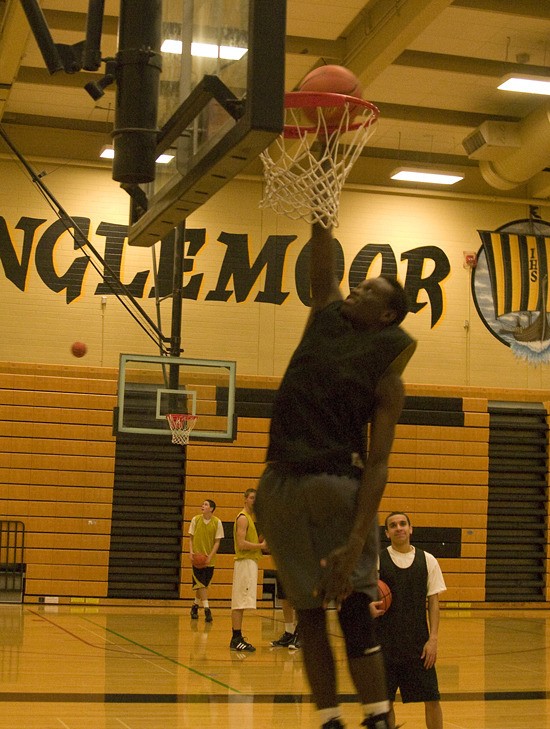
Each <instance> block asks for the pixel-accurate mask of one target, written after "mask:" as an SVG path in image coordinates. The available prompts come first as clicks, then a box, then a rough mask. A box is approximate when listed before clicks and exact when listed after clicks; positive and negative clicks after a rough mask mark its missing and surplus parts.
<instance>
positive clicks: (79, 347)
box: [71, 342, 88, 357]
mask: <svg viewBox="0 0 550 729" xmlns="http://www.w3.org/2000/svg"><path fill="white" fill-rule="evenodd" d="M87 351H88V347H87V346H86V345H85V344H84V342H74V343H73V344H72V346H71V352H72V354H73V356H74V357H84V355H85V354H86V352H87Z"/></svg>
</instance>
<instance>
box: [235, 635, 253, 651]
mask: <svg viewBox="0 0 550 729" xmlns="http://www.w3.org/2000/svg"><path fill="white" fill-rule="evenodd" d="M229 647H230V649H231V650H232V651H247V652H248V653H254V651H255V650H256V649H255V648H254V646H253V645H251V644H250V643H248V641H246V640H245V639H244V638H231V643H230V644H229Z"/></svg>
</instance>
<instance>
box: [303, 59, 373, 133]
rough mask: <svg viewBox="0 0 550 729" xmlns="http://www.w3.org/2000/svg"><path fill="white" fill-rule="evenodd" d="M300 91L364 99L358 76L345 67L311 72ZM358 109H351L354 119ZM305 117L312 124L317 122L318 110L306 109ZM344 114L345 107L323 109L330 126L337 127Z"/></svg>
mask: <svg viewBox="0 0 550 729" xmlns="http://www.w3.org/2000/svg"><path fill="white" fill-rule="evenodd" d="M300 91H318V92H323V93H331V94H345V95H346V96H356V97H357V98H359V99H360V98H362V90H361V83H360V82H359V79H358V78H357V76H356V75H355V74H354V73H353V72H352V71H350V70H349V68H345V67H344V66H336V65H331V64H329V65H327V66H319V67H318V68H314V69H313V71H310V72H309V73H308V74H307V76H306V77H305V78H304V80H303V81H302V83H301V84H300ZM354 111H355V113H356V108H355V109H354V108H352V109H350V116H352V117H353V115H354ZM304 114H305V116H306V117H307V118H308V119H309V120H310V121H312V122H315V123H316V122H317V108H316V107H311V108H305V109H304ZM343 114H344V107H343V106H330V107H325V108H324V109H323V115H324V117H325V120H326V122H327V124H328V125H329V126H337V125H338V124H339V123H340V120H341V118H342V115H343Z"/></svg>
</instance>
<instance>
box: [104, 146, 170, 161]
mask: <svg viewBox="0 0 550 729" xmlns="http://www.w3.org/2000/svg"><path fill="white" fill-rule="evenodd" d="M99 156H100V157H101V158H102V159H114V158H115V149H114V147H113V145H112V144H106V145H105V146H104V147H102V149H101V152H100V153H99ZM173 159H174V155H173V154H161V155H159V156H158V157H157V159H156V162H157V164H159V165H167V164H168V163H169V162H171V161H172V160H173Z"/></svg>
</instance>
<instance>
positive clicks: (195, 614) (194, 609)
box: [191, 603, 199, 620]
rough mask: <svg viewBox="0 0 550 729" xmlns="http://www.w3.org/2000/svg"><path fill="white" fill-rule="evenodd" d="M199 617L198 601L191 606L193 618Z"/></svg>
mask: <svg viewBox="0 0 550 729" xmlns="http://www.w3.org/2000/svg"><path fill="white" fill-rule="evenodd" d="M198 619H199V606H198V605H197V603H194V604H193V606H192V607H191V620H198Z"/></svg>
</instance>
